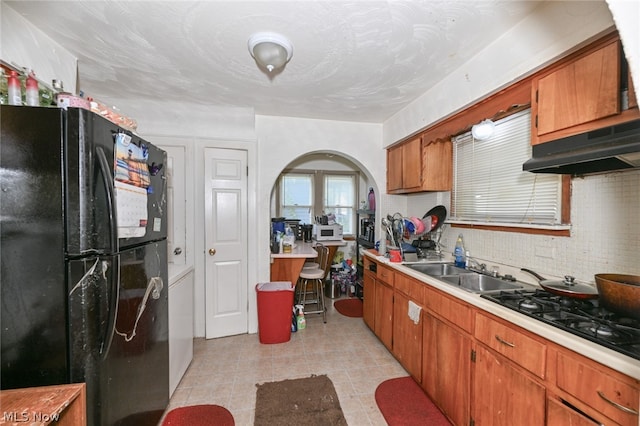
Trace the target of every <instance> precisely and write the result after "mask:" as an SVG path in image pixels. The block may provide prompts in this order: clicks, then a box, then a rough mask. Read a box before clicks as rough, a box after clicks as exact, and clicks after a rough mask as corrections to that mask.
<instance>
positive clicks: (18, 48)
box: [0, 2, 77, 93]
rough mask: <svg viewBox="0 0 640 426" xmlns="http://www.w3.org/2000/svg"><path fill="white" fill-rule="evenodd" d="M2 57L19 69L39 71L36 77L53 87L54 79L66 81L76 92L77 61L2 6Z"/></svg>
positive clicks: (16, 14) (0, 23) (0, 44)
mask: <svg viewBox="0 0 640 426" xmlns="http://www.w3.org/2000/svg"><path fill="white" fill-rule="evenodd" d="M0 18H1V22H0V40H2V42H1V43H0V58H1V59H2V60H3V61H5V62H7V63H8V64H10V65H13V66H14V67H16V68H19V67H27V68H30V69H32V70H35V72H36V73H37V74H36V77H37V78H38V79H39V80H40V81H42V82H44V83H46V84H48V85H49V86H51V80H53V79H57V80H60V81H62V82H63V84H64V88H65V90H67V91H70V92H73V93H75V92H76V75H77V60H76V58H75V57H74V56H73V55H72V54H71V53H69V52H68V51H66V50H65V49H64V48H63V47H62V46H60V45H59V44H58V43H56V42H54V41H53V40H51V39H50V38H49V37H47V36H46V35H44V33H43V32H42V31H40V30H39V29H37V28H36V27H35V26H33V25H32V24H31V23H30V22H29V21H27V20H25V19H24V18H23V17H22V16H20V14H18V13H17V12H16V11H14V10H13V9H12V8H10V7H8V6H7V5H6V4H5V3H4V2H1V3H0Z"/></svg>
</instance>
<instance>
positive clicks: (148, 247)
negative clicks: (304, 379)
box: [0, 105, 169, 425]
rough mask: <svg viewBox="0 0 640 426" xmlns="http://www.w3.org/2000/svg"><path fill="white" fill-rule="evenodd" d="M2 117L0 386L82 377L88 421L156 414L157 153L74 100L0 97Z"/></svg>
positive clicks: (160, 194) (165, 372) (165, 382)
mask: <svg viewBox="0 0 640 426" xmlns="http://www.w3.org/2000/svg"><path fill="white" fill-rule="evenodd" d="M0 127H1V129H2V133H1V138H0V166H1V167H0V173H1V177H0V179H1V181H0V185H1V188H0V210H1V223H0V226H1V240H0V256H1V260H2V266H1V275H0V280H1V281H0V288H1V293H2V305H1V323H0V328H1V335H0V339H1V340H0V342H1V346H2V353H1V355H0V362H1V377H0V387H1V388H2V389H14V388H24V387H31V386H45V385H52V384H63V383H77V382H85V383H86V390H87V421H88V424H89V425H128V424H131V425H147V424H148V425H156V424H157V423H158V421H159V420H160V418H161V416H162V413H163V411H164V409H165V408H166V406H167V404H168V400H169V346H168V333H169V325H168V287H169V283H168V281H167V280H168V278H167V243H166V235H167V232H166V226H167V225H166V224H167V221H166V180H165V176H164V172H165V170H166V168H165V167H164V165H165V162H166V153H165V152H164V151H162V150H161V149H159V148H157V147H155V146H153V145H152V144H150V143H147V142H146V141H144V140H142V139H141V138H139V137H137V136H136V135H134V134H132V133H130V132H128V131H125V130H124V129H122V128H120V127H118V126H117V125H115V124H113V123H112V122H110V121H108V120H106V119H105V118H104V117H101V116H99V115H97V114H94V113H92V112H90V111H86V110H83V109H76V108H69V109H68V110H62V109H58V108H40V107H23V106H8V105H2V106H1V107H0Z"/></svg>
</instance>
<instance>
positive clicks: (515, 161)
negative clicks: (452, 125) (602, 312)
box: [451, 110, 562, 225]
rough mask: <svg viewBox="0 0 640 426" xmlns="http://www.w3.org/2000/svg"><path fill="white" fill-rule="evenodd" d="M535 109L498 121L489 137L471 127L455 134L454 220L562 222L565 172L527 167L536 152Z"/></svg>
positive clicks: (553, 223)
mask: <svg viewBox="0 0 640 426" xmlns="http://www.w3.org/2000/svg"><path fill="white" fill-rule="evenodd" d="M530 117H531V112H530V110H527V111H523V112H520V113H517V114H514V115H512V116H509V117H507V118H505V119H503V120H500V121H498V122H497V123H496V126H495V132H494V135H493V136H491V138H489V139H488V140H482V141H480V140H475V139H474V138H473V137H472V136H471V133H470V132H468V133H465V134H462V135H460V136H458V137H456V138H454V140H453V142H454V145H453V151H454V154H453V156H454V185H453V186H454V188H453V191H452V197H451V198H452V206H451V207H452V213H451V218H452V219H454V220H462V221H470V222H486V223H518V224H539V225H555V224H560V213H561V193H562V189H561V182H562V180H561V177H560V176H558V175H540V174H534V173H529V172H525V171H523V170H522V164H523V163H524V162H525V161H527V160H528V159H529V158H530V157H531V145H530V143H529V141H530V128H531V119H530Z"/></svg>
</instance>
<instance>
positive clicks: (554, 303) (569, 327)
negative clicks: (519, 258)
mask: <svg viewBox="0 0 640 426" xmlns="http://www.w3.org/2000/svg"><path fill="white" fill-rule="evenodd" d="M482 297H483V298H485V299H488V300H491V301H493V302H495V303H498V304H500V305H503V306H506V307H508V308H510V309H513V310H514V311H517V312H521V313H523V314H525V315H527V316H529V317H532V318H535V319H538V320H540V321H543V322H545V323H547V324H550V325H553V326H555V327H558V328H560V329H562V330H565V331H568V332H569V333H572V334H575V335H577V336H580V337H582V338H585V339H588V340H590V341H592V342H595V343H598V344H600V345H602V346H605V347H607V348H609V349H613V350H614V351H617V352H620V353H622V354H625V355H627V356H630V357H632V358H635V359H638V360H640V321H639V320H636V319H633V318H625V317H622V316H620V315H617V314H615V313H613V312H611V311H607V310H606V309H604V308H602V307H600V306H598V301H597V299H588V300H583V299H574V298H569V297H563V296H558V295H555V294H552V293H549V292H547V291H544V290H535V291H509V292H500V293H496V294H483V295H482Z"/></svg>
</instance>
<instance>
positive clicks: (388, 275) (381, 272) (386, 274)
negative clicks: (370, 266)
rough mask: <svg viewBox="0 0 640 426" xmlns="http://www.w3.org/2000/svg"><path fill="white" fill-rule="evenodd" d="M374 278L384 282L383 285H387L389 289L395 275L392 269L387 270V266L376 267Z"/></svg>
mask: <svg viewBox="0 0 640 426" xmlns="http://www.w3.org/2000/svg"><path fill="white" fill-rule="evenodd" d="M376 277H377V278H378V279H379V280H380V281H384V282H385V283H387V284H389V285H390V286H391V287H393V281H394V278H395V274H394V272H393V269H391V268H389V267H387V266H383V265H378V271H377V272H376Z"/></svg>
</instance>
